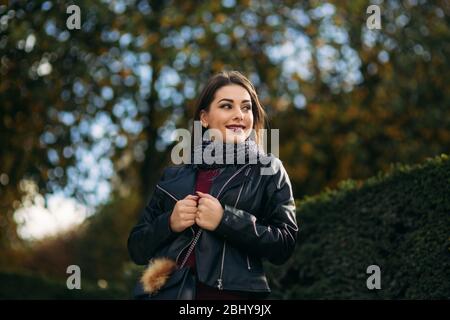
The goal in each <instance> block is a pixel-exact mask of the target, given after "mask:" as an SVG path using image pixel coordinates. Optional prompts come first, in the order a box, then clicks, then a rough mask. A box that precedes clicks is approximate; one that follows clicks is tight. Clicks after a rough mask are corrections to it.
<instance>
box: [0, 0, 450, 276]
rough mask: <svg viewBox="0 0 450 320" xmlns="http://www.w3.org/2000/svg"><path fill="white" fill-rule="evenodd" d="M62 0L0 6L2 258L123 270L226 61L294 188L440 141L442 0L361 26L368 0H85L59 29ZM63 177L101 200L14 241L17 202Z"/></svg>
mask: <svg viewBox="0 0 450 320" xmlns="http://www.w3.org/2000/svg"><path fill="white" fill-rule="evenodd" d="M72 3H73V2H71V1H64V0H58V1H20V0H19V1H10V6H5V5H0V79H1V81H0V145H1V148H0V250H2V254H1V255H0V269H4V270H16V269H17V270H18V269H19V268H25V269H26V270H33V271H35V272H41V273H44V274H46V275H53V276H55V277H64V276H65V275H64V270H65V268H66V266H67V265H69V264H78V265H81V266H82V269H83V270H86V271H85V272H84V274H85V275H86V277H87V278H88V279H89V280H92V281H97V280H98V279H106V280H107V281H125V280H124V279H127V277H131V274H134V272H135V271H136V270H134V269H133V267H130V266H129V261H128V259H127V255H126V247H125V244H126V237H127V236H128V232H129V229H130V226H131V225H132V224H133V223H134V222H135V221H136V219H137V215H138V214H139V212H140V209H141V208H142V207H143V206H144V204H145V203H146V201H147V200H148V197H149V195H150V194H151V191H152V189H153V188H154V185H155V181H156V180H157V179H158V178H159V176H160V173H161V170H162V168H163V167H165V166H166V165H167V164H168V163H169V153H170V147H171V143H170V141H168V140H169V138H170V134H171V132H173V129H174V128H187V127H189V125H190V122H189V120H190V119H191V118H192V116H193V112H194V110H193V104H194V100H195V97H196V96H197V94H198V93H199V91H200V89H201V86H202V85H203V84H204V83H205V81H206V79H207V78H208V77H209V76H210V75H212V74H213V73H216V72H218V71H221V70H223V69H227V70H230V69H235V70H240V71H242V72H243V73H244V74H246V75H248V76H249V78H250V79H251V80H252V81H253V82H254V84H255V86H256V88H257V91H258V93H259V95H260V97H261V101H262V102H263V104H264V105H265V107H266V110H267V113H268V115H269V117H270V126H271V128H279V129H280V158H281V159H282V160H283V162H284V164H285V166H286V168H287V170H288V172H289V175H290V178H291V181H292V183H293V190H294V193H295V196H296V198H302V197H304V196H305V195H313V194H316V193H318V192H320V191H321V190H323V189H324V188H327V187H336V186H337V185H338V183H339V182H340V181H342V180H345V179H365V178H368V177H370V176H373V175H374V174H376V173H377V172H379V171H385V170H387V169H388V168H389V166H390V164H391V163H395V162H401V163H406V164H412V163H417V162H420V161H422V160H424V159H425V158H427V157H431V156H434V155H438V154H441V153H448V151H449V150H448V146H449V145H450V130H449V129H448V128H450V113H449V112H448V106H449V105H450V101H449V92H450V90H449V88H448V87H449V85H448V84H449V83H450V79H449V73H448V72H446V71H447V70H448V66H449V65H450V61H449V59H450V41H448V40H449V38H450V29H449V25H450V24H449V15H450V7H449V3H448V1H444V0H441V1H434V2H426V3H422V2H420V3H419V2H414V1H394V0H392V1H386V2H385V3H383V4H381V5H380V7H381V13H382V29H381V30H372V31H371V30H367V28H366V26H365V21H366V18H367V17H368V15H367V14H366V8H367V6H368V5H369V2H368V1H352V2H343V1H329V2H321V1H315V0H310V1H303V2H298V1H283V2H279V1H268V0H263V1H250V0H245V1H211V2H197V1H175V0H171V1H169V0H165V1H148V0H128V1H122V0H117V1H106V0H105V1H83V0H81V1H77V5H78V6H80V8H81V15H82V17H81V21H82V28H81V30H67V29H66V19H67V17H68V15H67V14H66V8H67V6H69V5H70V4H72ZM104 181H107V183H108V185H109V186H110V188H111V193H110V194H109V200H108V201H104V202H102V203H101V205H98V203H99V201H98V199H97V198H96V197H98V192H99V190H103V193H105V192H104V189H105V185H104ZM61 190H62V191H63V192H64V194H65V195H66V196H75V197H76V198H77V199H79V200H80V202H82V203H84V204H86V206H88V207H96V212H97V213H96V214H95V215H94V216H93V217H91V218H90V219H88V220H87V221H86V222H85V223H84V224H83V226H82V227H81V228H79V229H76V230H73V231H71V232H68V233H65V234H62V235H60V236H57V237H54V238H50V239H44V240H42V241H40V242H35V243H26V242H24V241H22V240H21V239H20V238H19V237H18V234H17V222H16V221H15V220H14V212H15V211H16V210H17V209H18V208H20V207H22V206H27V205H29V204H30V202H31V203H32V202H33V198H34V196H35V194H36V193H40V194H42V195H47V194H51V193H53V192H58V191H61ZM61 214H63V213H61ZM313 222H314V223H317V222H316V221H315V220H314V221H312V222H311V223H313ZM342 228H344V226H342ZM373 228H374V229H375V226H373ZM133 270H134V271H133ZM294 278H295V276H294ZM322 285H325V284H324V283H322Z"/></svg>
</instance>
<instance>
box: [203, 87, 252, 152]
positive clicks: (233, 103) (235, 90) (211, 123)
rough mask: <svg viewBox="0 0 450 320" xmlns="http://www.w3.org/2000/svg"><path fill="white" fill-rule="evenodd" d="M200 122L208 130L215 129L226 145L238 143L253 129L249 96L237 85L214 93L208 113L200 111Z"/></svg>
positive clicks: (222, 88)
mask: <svg viewBox="0 0 450 320" xmlns="http://www.w3.org/2000/svg"><path fill="white" fill-rule="evenodd" d="M200 121H201V122H202V125H207V126H208V129H217V130H219V131H220V133H221V134H222V139H225V142H227V143H240V142H244V141H245V139H247V137H248V136H249V135H250V133H251V131H252V128H253V112H252V102H251V98H250V94H249V93H248V91H247V90H246V89H244V88H243V87H241V86H239V85H227V86H224V87H221V88H220V89H219V90H217V91H216V94H215V96H214V100H213V101H212V102H211V105H210V106H209V111H205V110H203V111H201V114H200Z"/></svg>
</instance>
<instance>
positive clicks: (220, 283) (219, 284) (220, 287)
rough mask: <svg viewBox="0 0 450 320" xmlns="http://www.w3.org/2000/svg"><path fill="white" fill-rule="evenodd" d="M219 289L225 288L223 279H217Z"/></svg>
mask: <svg viewBox="0 0 450 320" xmlns="http://www.w3.org/2000/svg"><path fill="white" fill-rule="evenodd" d="M217 289H219V290H223V285H222V279H217Z"/></svg>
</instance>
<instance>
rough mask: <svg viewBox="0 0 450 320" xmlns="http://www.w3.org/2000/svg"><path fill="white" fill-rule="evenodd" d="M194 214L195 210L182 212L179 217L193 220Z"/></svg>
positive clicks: (195, 214)
mask: <svg viewBox="0 0 450 320" xmlns="http://www.w3.org/2000/svg"><path fill="white" fill-rule="evenodd" d="M196 216H197V213H196V212H193V213H183V214H182V215H181V216H180V218H181V219H182V220H184V221H186V220H193V219H195V217H196Z"/></svg>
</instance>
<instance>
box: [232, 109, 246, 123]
mask: <svg viewBox="0 0 450 320" xmlns="http://www.w3.org/2000/svg"><path fill="white" fill-rule="evenodd" d="M236 110H237V111H235V113H234V117H233V119H240V120H243V119H244V113H243V112H242V110H241V108H239V107H238V108H236Z"/></svg>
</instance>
